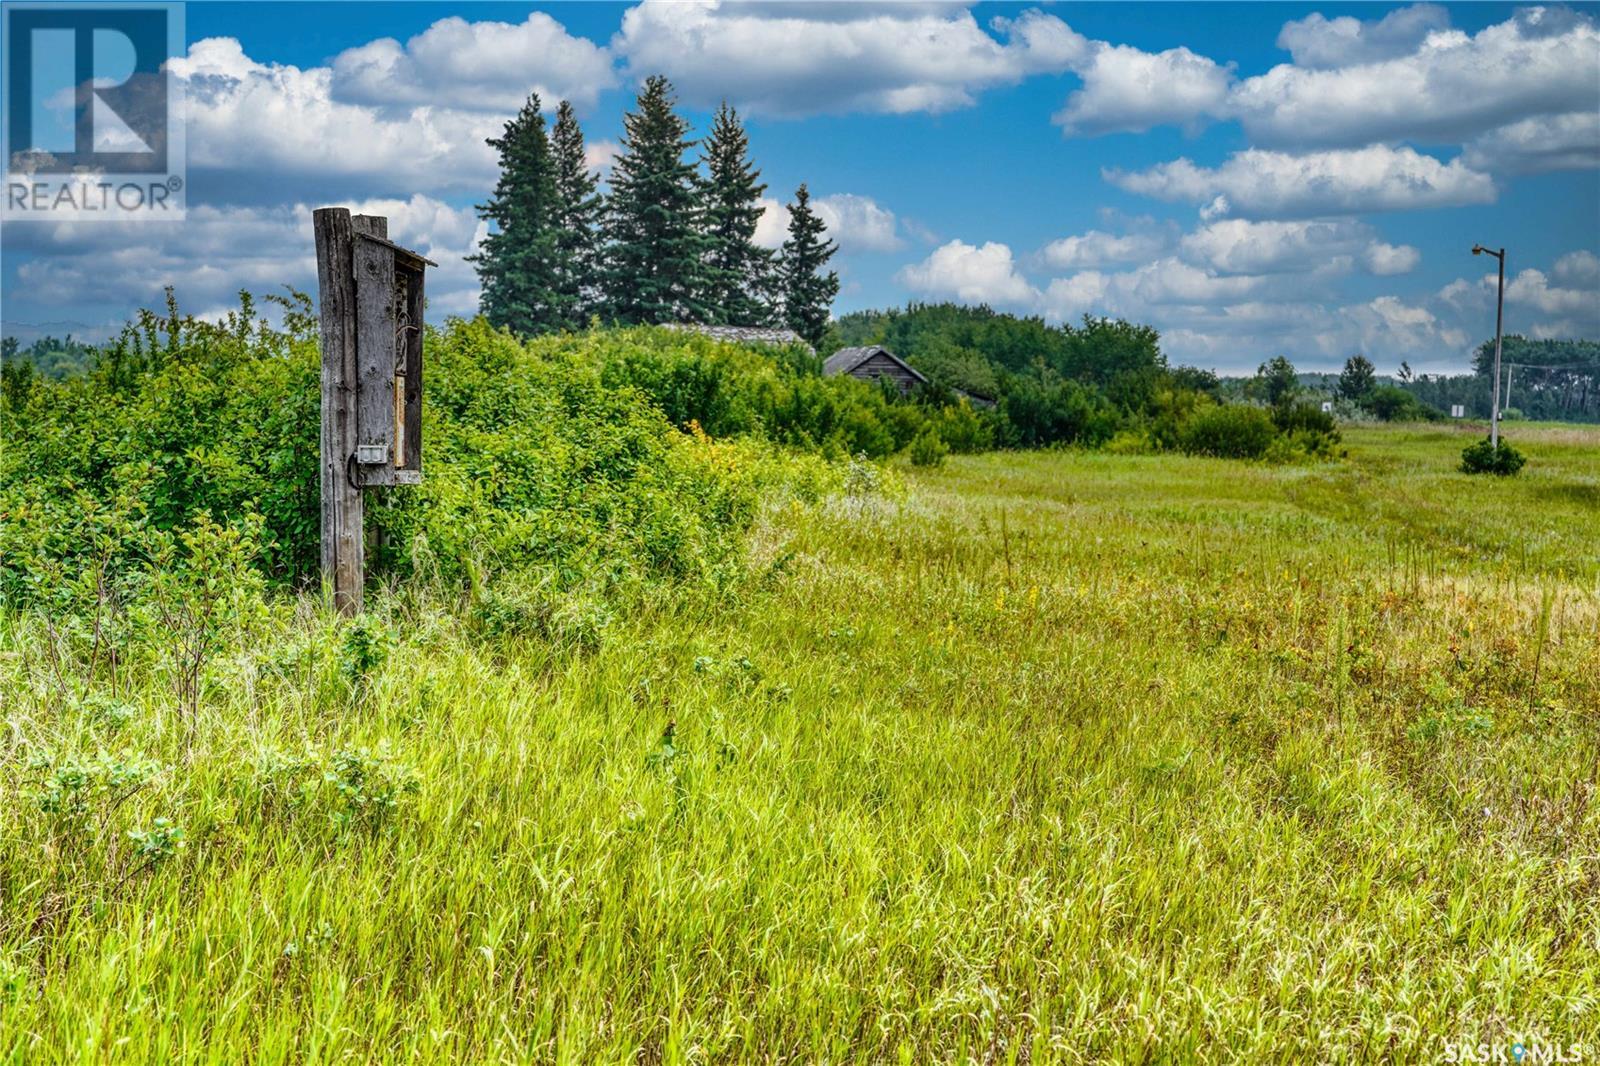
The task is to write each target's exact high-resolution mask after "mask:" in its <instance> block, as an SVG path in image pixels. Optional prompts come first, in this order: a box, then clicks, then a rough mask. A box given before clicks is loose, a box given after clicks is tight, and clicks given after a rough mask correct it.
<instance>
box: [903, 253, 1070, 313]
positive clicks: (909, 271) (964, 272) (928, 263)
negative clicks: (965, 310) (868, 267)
mask: <svg viewBox="0 0 1600 1066" xmlns="http://www.w3.org/2000/svg"><path fill="white" fill-rule="evenodd" d="M895 278H896V280H898V281H899V282H900V283H901V284H902V285H904V286H905V287H906V288H908V289H911V290H912V291H913V292H918V293H921V294H922V295H924V296H930V297H934V298H944V299H955V300H960V301H962V302H964V303H985V304H990V305H992V306H995V307H1013V308H1017V307H1028V306H1031V305H1032V304H1033V303H1034V302H1035V301H1036V300H1037V299H1038V295H1039V294H1038V292H1037V290H1035V289H1034V287H1033V286H1032V285H1030V284H1029V283H1028V280H1027V279H1026V278H1024V277H1023V276H1022V274H1021V273H1020V272H1019V271H1018V269H1017V264H1016V261H1015V259H1014V258H1013V257H1012V254H1011V249H1010V248H1009V247H1008V246H1007V245H1004V244H1001V243H999V242H998V241H989V242H987V243H985V244H983V245H981V246H978V245H971V244H968V243H966V242H965V241H960V240H954V241H950V242H948V243H947V244H944V245H941V246H940V247H938V248H935V249H934V250H933V252H932V253H931V254H930V255H929V256H928V257H927V258H926V259H924V260H923V261H922V262H920V263H912V264H910V265H909V266H905V267H902V268H901V269H900V272H899V273H898V274H896V275H895Z"/></svg>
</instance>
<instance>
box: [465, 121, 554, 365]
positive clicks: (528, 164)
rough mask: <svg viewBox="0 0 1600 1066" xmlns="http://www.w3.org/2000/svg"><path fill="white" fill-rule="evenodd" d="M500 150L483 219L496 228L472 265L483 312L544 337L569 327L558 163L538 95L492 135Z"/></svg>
mask: <svg viewBox="0 0 1600 1066" xmlns="http://www.w3.org/2000/svg"><path fill="white" fill-rule="evenodd" d="M488 143H489V146H490V147H491V148H494V149H495V150H496V151H497V152H499V153H500V180H499V181H498V182H496V184H495V187H494V195H493V196H492V197H490V199H489V202H488V203H486V204H480V205H479V207H478V215H479V217H481V218H484V219H486V220H488V221H489V222H492V223H493V224H494V227H495V228H494V229H493V231H491V232H490V233H489V235H488V236H487V237H485V238H484V240H483V247H482V250H481V251H480V252H479V253H478V254H476V255H472V256H468V261H469V262H472V263H475V264H476V265H477V269H478V278H479V280H480V282H481V283H482V286H483V294H482V295H481V296H480V297H479V301H478V302H479V307H480V308H481V309H482V311H483V314H484V317H486V318H487V319H488V320H489V321H490V322H492V323H493V324H495V325H496V326H504V327H508V328H510V329H511V330H513V331H515V332H517V333H523V334H534V333H544V332H547V331H549V330H553V329H560V328H561V327H562V326H563V325H564V324H565V315H564V309H563V307H562V298H561V295H560V284H561V278H560V271H559V267H558V263H557V258H558V257H557V236H556V225H555V222H556V217H557V204H556V184H555V164H554V160H553V159H552V157H551V154H550V139H549V137H548V136H547V135H546V133H545V125H544V115H543V114H542V113H541V112H540V110H539V95H538V94H537V93H532V94H530V95H529V96H528V100H527V102H526V103H524V104H523V105H522V110H521V111H519V112H517V114H516V116H515V117H514V118H512V119H511V121H509V122H507V123H506V126H505V133H504V134H503V135H502V136H500V137H490V138H489V142H488Z"/></svg>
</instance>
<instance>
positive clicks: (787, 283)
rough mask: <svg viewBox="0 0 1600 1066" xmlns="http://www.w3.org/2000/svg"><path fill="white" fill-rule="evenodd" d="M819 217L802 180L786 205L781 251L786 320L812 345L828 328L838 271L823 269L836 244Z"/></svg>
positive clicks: (815, 344)
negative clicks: (785, 230)
mask: <svg viewBox="0 0 1600 1066" xmlns="http://www.w3.org/2000/svg"><path fill="white" fill-rule="evenodd" d="M823 228H824V227H823V224H822V219H820V218H818V217H817V214H816V212H814V211H812V210H811V194H810V193H809V192H807V191H806V187H805V185H804V183H802V184H801V186H800V188H799V189H797V190H796V191H795V194H794V203H792V204H790V205H789V239H788V240H786V241H784V242H783V251H782V253H781V254H780V257H779V262H780V264H781V268H780V269H781V275H782V285H783V317H784V322H785V324H787V325H788V327H789V328H790V329H792V330H794V331H795V332H796V333H798V334H800V336H802V337H804V338H805V339H806V342H807V343H809V344H810V345H811V346H812V347H813V348H815V347H816V346H817V345H819V344H821V343H822V335H823V333H824V332H826V331H827V328H828V309H829V308H830V307H832V306H833V298H834V297H835V296H837V295H839V275H838V274H837V273H835V272H834V271H832V270H830V271H828V272H827V273H826V274H824V273H822V268H823V267H825V266H827V265H828V260H829V259H832V258H833V253H834V252H836V251H838V250H839V246H838V245H836V244H834V243H833V242H832V241H829V240H825V239H824V238H823V236H822V231H823Z"/></svg>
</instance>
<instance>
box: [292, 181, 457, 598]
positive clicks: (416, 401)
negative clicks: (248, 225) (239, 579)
mask: <svg viewBox="0 0 1600 1066" xmlns="http://www.w3.org/2000/svg"><path fill="white" fill-rule="evenodd" d="M312 227H313V229H314V231H315V233H316V243H317V288H318V292H319V298H320V310H321V319H322V429H321V448H320V465H319V472H320V479H321V487H322V576H323V580H324V581H326V582H327V583H328V585H329V586H330V587H331V589H332V592H333V602H334V606H335V607H336V608H337V609H338V610H339V611H340V612H341V613H343V614H347V615H353V614H359V613H360V611H361V606H362V603H361V600H362V585H363V583H364V581H365V578H366V559H365V537H364V534H363V528H362V525H363V520H364V511H365V508H364V507H363V503H362V497H361V493H362V490H363V489H364V488H365V487H367V486H371V485H414V484H417V483H418V482H420V481H421V480H422V307H423V299H422V293H423V288H422V278H423V268H424V266H425V265H428V266H431V265H434V264H432V263H430V262H429V261H428V260H426V259H423V258H422V257H421V256H419V255H417V254H416V253H415V252H411V251H408V250H407V249H404V248H401V247H399V246H398V245H395V244H391V243H390V242H389V220H388V219H386V218H383V217H382V216H379V215H351V214H350V212H349V211H348V210H347V209H345V208H342V207H324V208H319V209H318V210H316V211H314V212H313V213H312ZM358 261H359V263H360V264H361V270H360V272H359V273H358V271H357V263H358Z"/></svg>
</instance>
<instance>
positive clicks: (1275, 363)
mask: <svg viewBox="0 0 1600 1066" xmlns="http://www.w3.org/2000/svg"><path fill="white" fill-rule="evenodd" d="M1255 384H1256V388H1257V390H1258V391H1259V392H1260V395H1261V398H1262V399H1264V400H1266V401H1267V402H1268V403H1269V404H1271V405H1272V406H1274V407H1277V406H1279V405H1280V404H1287V403H1292V402H1294V398H1295V394H1296V393H1298V392H1299V391H1300V382H1299V378H1298V376H1297V375H1296V373H1295V369H1294V364H1293V363H1291V362H1289V359H1288V357H1287V356H1282V355H1275V356H1273V357H1272V358H1271V359H1268V360H1267V361H1266V362H1265V363H1262V364H1261V366H1260V368H1259V369H1257V370H1256V381H1255Z"/></svg>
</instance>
